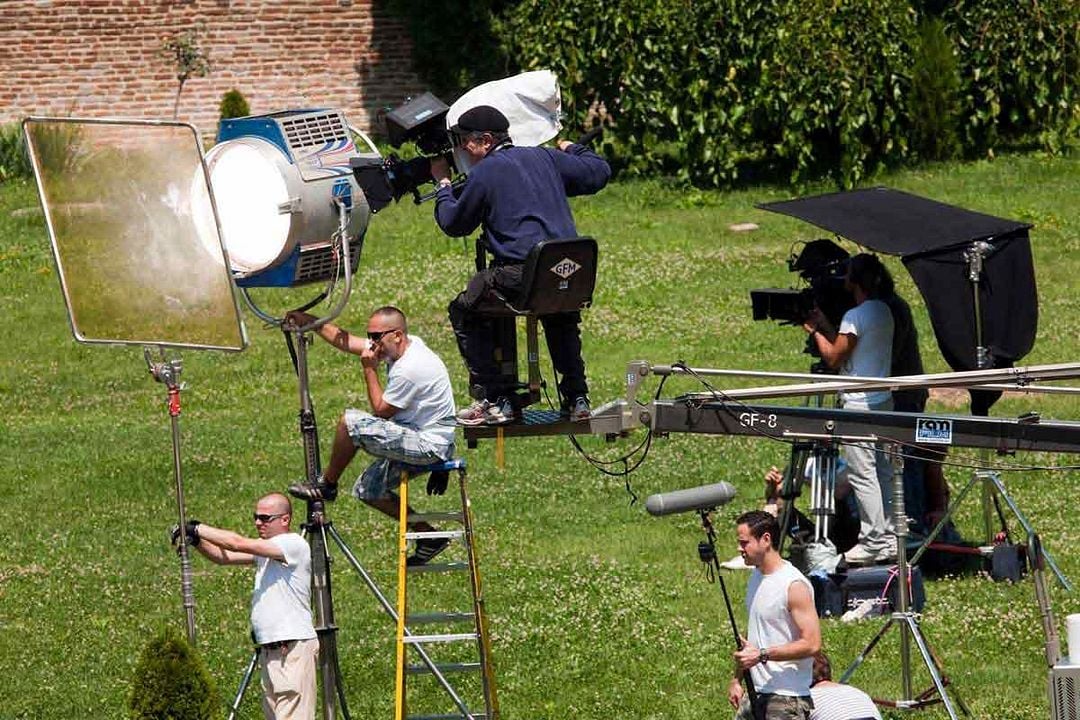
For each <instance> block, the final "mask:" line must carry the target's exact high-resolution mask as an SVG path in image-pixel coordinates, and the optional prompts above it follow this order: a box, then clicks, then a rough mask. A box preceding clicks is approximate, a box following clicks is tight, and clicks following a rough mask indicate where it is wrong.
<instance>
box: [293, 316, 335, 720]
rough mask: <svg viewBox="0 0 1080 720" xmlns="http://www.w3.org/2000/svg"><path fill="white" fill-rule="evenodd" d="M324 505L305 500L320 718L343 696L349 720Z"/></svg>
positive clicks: (307, 445) (309, 424) (310, 449)
mask: <svg viewBox="0 0 1080 720" xmlns="http://www.w3.org/2000/svg"><path fill="white" fill-rule="evenodd" d="M294 335H295V336H296V342H295V347H296V376H297V379H298V380H299V390H300V435H301V437H302V438H303V441H304V464H305V471H306V473H305V474H306V475H307V481H308V482H309V483H314V482H315V480H316V479H317V478H318V477H319V472H320V466H319V436H318V428H317V425H316V422H315V412H314V410H312V407H311V395H310V393H309V392H308V368H307V346H308V344H309V343H310V342H311V338H310V336H309V335H308V334H307V333H303V332H294ZM328 524H329V521H328V520H327V518H326V507H325V504H324V503H323V501H322V500H308V501H307V522H306V523H305V525H304V528H305V530H307V531H308V533H309V535H308V541H309V542H310V544H311V597H312V604H313V605H314V606H315V632H316V634H317V635H318V636H319V673H320V675H321V677H322V706H323V720H335V718H336V717H337V700H338V698H341V699H342V703H341V712H342V716H343V717H344V718H346V720H348V718H349V710H348V707H346V705H345V703H344V692H342V688H341V671H340V669H339V667H338V654H337V626H336V625H335V624H334V596H333V588H332V586H331V581H330V556H329V554H328V553H327V547H326V526H327V525H328Z"/></svg>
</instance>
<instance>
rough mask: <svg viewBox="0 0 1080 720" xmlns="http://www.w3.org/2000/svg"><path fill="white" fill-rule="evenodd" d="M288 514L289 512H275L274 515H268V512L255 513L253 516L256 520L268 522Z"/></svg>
mask: <svg viewBox="0 0 1080 720" xmlns="http://www.w3.org/2000/svg"><path fill="white" fill-rule="evenodd" d="M288 514H289V513H274V514H273V515H267V514H266V513H255V514H254V515H253V516H252V517H253V518H255V522H261V523H268V522H270V521H272V520H277V519H278V518H279V517H284V516H285V515H288Z"/></svg>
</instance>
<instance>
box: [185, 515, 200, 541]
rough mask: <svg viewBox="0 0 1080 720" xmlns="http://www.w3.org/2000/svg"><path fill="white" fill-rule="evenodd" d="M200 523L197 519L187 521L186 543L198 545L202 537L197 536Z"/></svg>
mask: <svg viewBox="0 0 1080 720" xmlns="http://www.w3.org/2000/svg"><path fill="white" fill-rule="evenodd" d="M200 525H202V523H201V522H199V521H198V520H188V521H187V541H188V545H192V546H194V545H198V544H199V541H200V540H201V539H202V538H200V537H199V526H200Z"/></svg>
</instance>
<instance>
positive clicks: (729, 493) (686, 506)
mask: <svg viewBox="0 0 1080 720" xmlns="http://www.w3.org/2000/svg"><path fill="white" fill-rule="evenodd" d="M734 497H735V487H734V486H733V485H731V484H730V483H726V482H718V483H713V484H712V485H702V486H700V487H693V488H686V489H685V490H673V491H672V492H667V493H659V494H657V495H650V496H649V497H648V498H647V499H646V500H645V509H646V510H648V511H649V514H650V515H656V516H660V515H671V514H673V513H681V512H697V511H698V510H710V509H712V508H715V507H718V506H720V505H724V504H726V503H729V502H731V501H732V499H733V498H734Z"/></svg>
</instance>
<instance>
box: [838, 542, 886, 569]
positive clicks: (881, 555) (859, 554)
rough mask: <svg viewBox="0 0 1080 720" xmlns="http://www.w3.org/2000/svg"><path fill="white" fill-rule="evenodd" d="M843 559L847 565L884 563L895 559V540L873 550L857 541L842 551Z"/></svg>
mask: <svg viewBox="0 0 1080 720" xmlns="http://www.w3.org/2000/svg"><path fill="white" fill-rule="evenodd" d="M844 559H845V560H847V564H848V565H886V564H889V563H891V562H893V561H895V560H896V542H895V541H891V542H889V544H888V545H886V546H885V547H883V548H878V549H875V550H871V549H870V548H868V547H866V546H865V545H863V544H862V543H858V544H856V545H855V546H854V547H852V548H851V549H850V550H848V551H847V552H845V553H844Z"/></svg>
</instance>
